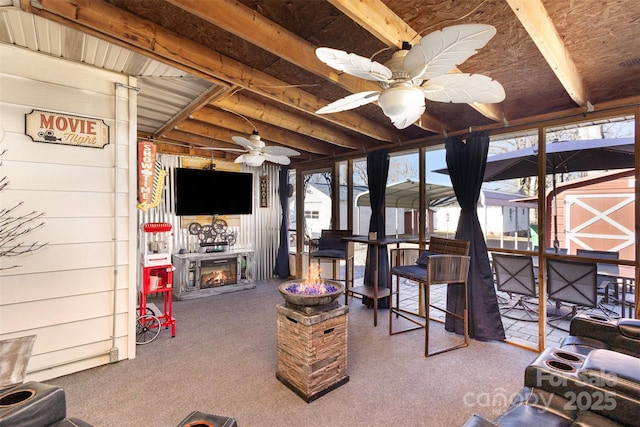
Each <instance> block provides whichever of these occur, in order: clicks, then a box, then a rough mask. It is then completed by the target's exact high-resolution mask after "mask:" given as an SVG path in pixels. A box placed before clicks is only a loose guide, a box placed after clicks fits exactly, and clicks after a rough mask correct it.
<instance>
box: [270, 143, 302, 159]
mask: <svg viewBox="0 0 640 427" xmlns="http://www.w3.org/2000/svg"><path fill="white" fill-rule="evenodd" d="M262 153H263V154H264V155H265V156H266V155H267V154H270V155H272V156H299V155H300V153H299V152H297V151H296V150H292V149H291V148H287V147H280V146H279V145H271V146H267V147H264V148H263V149H262Z"/></svg>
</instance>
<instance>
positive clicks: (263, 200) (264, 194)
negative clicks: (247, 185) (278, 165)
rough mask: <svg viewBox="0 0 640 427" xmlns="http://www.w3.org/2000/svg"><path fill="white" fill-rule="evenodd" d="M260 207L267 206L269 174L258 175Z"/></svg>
mask: <svg viewBox="0 0 640 427" xmlns="http://www.w3.org/2000/svg"><path fill="white" fill-rule="evenodd" d="M260 207H261V208H268V207H269V176H268V175H263V176H261V177H260Z"/></svg>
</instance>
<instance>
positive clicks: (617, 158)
mask: <svg viewBox="0 0 640 427" xmlns="http://www.w3.org/2000/svg"><path fill="white" fill-rule="evenodd" d="M634 150H635V148H634V139H633V138H632V137H629V138H609V139H590V140H580V141H559V142H549V143H548V144H547V175H553V190H552V192H553V206H554V218H553V222H554V247H556V248H558V247H559V241H558V222H557V211H556V209H555V203H556V202H555V199H556V174H557V173H568V172H585V171H594V170H612V169H626V168H633V167H634ZM435 172H439V173H444V174H448V170H447V169H438V170H436V171H435ZM537 174H538V147H526V148H522V149H520V150H514V151H509V152H507V153H501V154H496V155H494V156H489V157H487V167H486V169H485V173H484V179H483V181H484V182H489V181H501V180H505V179H516V178H524V177H528V176H535V175H537Z"/></svg>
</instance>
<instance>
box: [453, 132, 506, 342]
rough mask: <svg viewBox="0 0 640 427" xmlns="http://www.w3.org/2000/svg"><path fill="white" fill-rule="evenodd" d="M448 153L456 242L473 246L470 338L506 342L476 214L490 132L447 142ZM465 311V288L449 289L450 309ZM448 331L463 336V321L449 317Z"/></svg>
mask: <svg viewBox="0 0 640 427" xmlns="http://www.w3.org/2000/svg"><path fill="white" fill-rule="evenodd" d="M445 149H446V160H447V167H448V169H449V176H450V177H451V183H452V184H453V190H454V192H455V193H456V197H457V199H458V203H459V204H460V219H459V221H458V228H457V230H456V239H460V240H468V241H469V242H471V244H470V247H469V255H470V256H471V265H470V266H469V280H468V289H469V297H468V304H469V336H470V337H472V338H475V339H477V340H481V341H489V340H504V339H505V335H504V328H503V326H502V319H501V318H500V311H499V310H498V301H497V298H496V291H495V288H494V285H493V275H492V273H491V266H490V264H489V254H488V252H487V244H486V242H485V240H484V234H483V233H482V229H481V228H480V221H479V220H478V211H477V203H478V198H479V197H480V187H481V186H482V178H483V176H484V171H485V167H486V164H487V153H488V151H489V135H488V133H487V132H473V133H472V134H471V135H469V136H468V138H467V141H466V143H465V142H464V141H463V140H462V137H461V136H457V137H451V138H447V139H446V140H445ZM463 307H464V295H463V292H462V285H449V286H448V287H447V309H448V310H450V311H452V312H454V313H459V314H462V312H463ZM445 329H446V330H447V331H449V332H455V333H458V334H462V333H463V325H462V321H461V320H458V319H455V318H453V316H449V315H447V317H446V319H445Z"/></svg>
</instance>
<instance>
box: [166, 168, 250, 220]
mask: <svg viewBox="0 0 640 427" xmlns="http://www.w3.org/2000/svg"><path fill="white" fill-rule="evenodd" d="M175 172H176V174H175V199H176V215H178V216H184V215H245V214H251V213H253V174H251V173H244V172H225V171H211V170H204V169H187V168H176V171H175Z"/></svg>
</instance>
